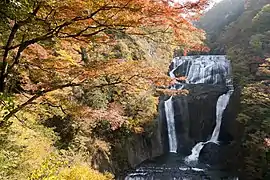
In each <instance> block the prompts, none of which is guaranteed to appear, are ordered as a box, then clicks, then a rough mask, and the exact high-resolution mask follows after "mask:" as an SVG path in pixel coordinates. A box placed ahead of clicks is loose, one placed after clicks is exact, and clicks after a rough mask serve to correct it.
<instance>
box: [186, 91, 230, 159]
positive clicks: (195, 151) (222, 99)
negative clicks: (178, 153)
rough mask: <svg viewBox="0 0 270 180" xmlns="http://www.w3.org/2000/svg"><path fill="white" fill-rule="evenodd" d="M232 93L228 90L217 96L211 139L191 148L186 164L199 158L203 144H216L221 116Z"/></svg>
mask: <svg viewBox="0 0 270 180" xmlns="http://www.w3.org/2000/svg"><path fill="white" fill-rule="evenodd" d="M232 92H233V90H229V91H228V92H227V93H226V94H223V95H221V96H219V98H218V100H217V105H216V126H215V129H214V131H213V133H212V136H211V139H210V140H209V141H207V142H199V143H197V144H196V145H195V146H194V147H193V148H192V150H191V152H192V153H191V155H189V156H187V157H186V158H185V161H186V162H188V163H190V162H196V161H198V159H199V156H200V152H201V150H202V148H203V147H204V145H205V144H207V143H209V142H213V143H215V144H218V137H219V132H220V127H221V122H222V115H223V112H224V110H225V109H226V107H227V105H228V103H229V100H230V96H231V94H232Z"/></svg>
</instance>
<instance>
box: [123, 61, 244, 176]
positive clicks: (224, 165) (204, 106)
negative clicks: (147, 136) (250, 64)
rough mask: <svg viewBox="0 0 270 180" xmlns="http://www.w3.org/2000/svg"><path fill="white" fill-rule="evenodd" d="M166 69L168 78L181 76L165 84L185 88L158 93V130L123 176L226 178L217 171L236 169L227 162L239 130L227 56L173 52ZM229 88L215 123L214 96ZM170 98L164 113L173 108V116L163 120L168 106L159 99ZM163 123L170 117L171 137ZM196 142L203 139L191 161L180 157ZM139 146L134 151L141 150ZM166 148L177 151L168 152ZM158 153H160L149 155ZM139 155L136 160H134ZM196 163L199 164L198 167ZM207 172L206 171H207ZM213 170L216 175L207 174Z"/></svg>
mask: <svg viewBox="0 0 270 180" xmlns="http://www.w3.org/2000/svg"><path fill="white" fill-rule="evenodd" d="M169 75H170V76H171V77H172V78H174V79H178V77H183V76H185V80H183V79H181V82H180V81H178V82H177V83H176V84H175V85H173V86H172V87H171V88H172V89H187V90H188V91H189V94H188V95H187V96H183V95H177V96H173V97H169V96H162V97H160V103H159V118H158V121H157V127H158V128H157V130H158V131H160V132H159V133H157V134H156V135H157V136H153V137H152V138H153V139H152V140H151V143H150V144H151V145H150V146H148V147H147V148H150V149H148V150H147V151H148V152H149V153H148V154H147V155H145V156H143V157H142V156H141V158H139V159H140V160H142V159H143V158H144V157H147V158H148V160H147V161H145V162H143V163H142V164H140V165H138V166H137V167H136V171H133V173H132V172H131V173H128V175H127V177H128V178H127V179H130V180H132V179H136V178H134V177H140V178H141V179H142V180H144V179H149V178H150V179H151V178H152V179H168V180H169V179H186V178H187V179H213V180H216V179H222V178H224V179H226V178H227V179H232V176H230V175H229V174H227V175H226V176H223V175H222V173H221V172H220V171H219V169H223V170H224V169H226V170H232V171H237V168H234V169H231V168H230V167H235V166H232V164H233V165H235V162H239V160H237V156H236V154H237V151H238V148H239V144H240V143H239V142H240V139H241V132H243V128H242V127H241V125H240V124H239V123H238V122H237V121H236V120H235V118H236V115H237V112H238V107H239V102H240V100H239V97H240V91H239V90H238V89H237V88H236V89H235V90H234V91H233V87H232V82H231V78H230V76H231V71H230V63H229V61H228V60H227V59H226V57H225V56H191V57H181V58H175V59H174V60H173V62H172V64H171V66H170V72H169ZM183 81H184V82H183ZM232 91H233V93H231V94H230V96H228V97H229V100H228V101H227V103H226V104H225V106H222V107H224V110H222V111H221V112H222V114H221V118H220V119H221V120H220V121H219V122H220V125H219V126H218V122H217V119H218V116H220V114H219V113H218V112H217V108H218V106H217V102H218V99H219V98H220V97H221V96H223V95H225V94H227V93H228V92H232ZM170 98H171V100H170V103H172V105H171V106H170V107H173V111H172V112H170V113H173V119H174V121H171V120H170V121H168V112H166V111H168V106H167V107H166V106H165V104H166V103H165V102H168V100H169V99H170ZM219 111H220V109H219ZM218 114H219V115H218ZM170 118H171V116H170ZM168 123H174V127H175V128H173V131H175V136H176V138H172V136H170V135H169V134H170V133H172V132H171V131H172V129H171V128H170V129H168ZM169 125H172V124H169ZM214 129H215V130H216V131H217V132H218V134H217V135H218V136H216V139H217V140H213V139H215V138H213V136H214V135H213V134H214ZM154 139H158V140H154ZM172 141H176V144H177V148H176V149H177V150H176V151H175V150H174V149H173V150H172V146H171V143H172ZM158 142H160V146H159V147H160V149H161V150H159V151H157V150H156V148H158V146H157V145H156V144H155V143H158ZM199 142H202V145H203V146H201V147H202V149H201V150H200V151H198V153H199V155H200V156H199V158H198V159H199V161H198V162H196V163H195V165H194V166H193V165H191V164H187V163H185V161H184V159H185V157H187V156H188V155H190V154H192V150H193V149H192V148H193V147H194V146H195V145H196V144H197V143H199ZM173 143H174V144H175V142H173ZM153 145H154V146H153ZM141 148H142V147H141ZM153 148H154V149H153ZM139 149H140V148H139ZM139 149H137V152H136V153H140V152H141V151H140V150H139ZM135 151H136V150H135ZM135 151H134V152H133V154H134V153H135ZM150 152H151V153H150ZM153 152H158V153H153ZM172 152H177V154H172ZM158 154H164V155H163V156H159V157H157V158H154V156H155V155H158ZM139 159H138V161H136V162H139ZM200 167H203V168H202V169H200ZM192 168H195V169H192ZM198 168H199V169H198ZM212 170H214V171H215V172H212ZM195 171H196V173H195ZM209 173H210V174H211V173H212V174H211V175H209ZM213 173H214V174H215V173H217V174H218V175H217V176H216V175H213ZM132 174H133V176H132ZM172 174H173V175H172ZM130 175H131V176H130ZM186 175H187V176H186ZM163 176H164V177H163ZM119 179H121V177H120V178H119Z"/></svg>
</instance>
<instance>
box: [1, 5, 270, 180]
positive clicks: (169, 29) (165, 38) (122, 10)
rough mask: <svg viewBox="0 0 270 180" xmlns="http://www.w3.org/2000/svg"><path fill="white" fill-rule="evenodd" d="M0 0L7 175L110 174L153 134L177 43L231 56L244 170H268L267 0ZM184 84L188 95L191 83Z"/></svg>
mask: <svg viewBox="0 0 270 180" xmlns="http://www.w3.org/2000/svg"><path fill="white" fill-rule="evenodd" d="M209 3H210V2H209V1H208V0H197V1H195V2H194V1H185V2H179V1H173V0H62V1H56V0H2V1H0V7H1V8H0V58H1V61H0V73H1V74H0V179H3V180H17V179H18V180H24V179H29V180H43V179H44V180H54V179H55V180H78V179H87V180H88V179H89V180H95V179H96V180H110V179H114V178H115V175H116V174H118V173H119V172H120V171H122V170H126V169H129V168H131V167H132V165H131V164H130V162H129V161H128V156H129V155H130V154H129V150H128V149H129V147H130V146H133V145H134V144H136V140H138V138H140V137H143V138H144V139H146V140H147V139H148V138H149V137H151V136H154V135H155V134H154V133H153V132H154V130H153V129H155V128H156V127H155V124H154V123H153V119H155V118H156V117H157V116H158V108H157V106H158V103H159V96H160V95H161V94H164V93H168V92H166V90H165V89H166V87H168V86H169V85H170V84H171V83H172V82H171V79H170V78H169V76H168V66H169V64H170V62H171V59H172V58H173V57H174V56H175V55H176V54H177V53H179V52H183V53H182V54H183V55H186V54H189V53H192V52H201V53H207V54H226V55H227V56H228V58H229V59H230V60H231V61H232V66H233V75H234V84H235V86H238V87H240V88H241V107H240V112H239V114H238V117H237V121H239V122H240V123H241V124H243V126H244V133H243V137H242V150H241V152H240V154H241V155H242V158H243V162H242V163H241V167H240V173H241V174H242V175H243V177H245V178H244V179H247V180H249V179H251V180H253V179H258V180H259V179H262V180H266V179H269V178H270V165H269V164H270V152H269V150H270V88H269V85H270V2H269V0H223V1H221V2H220V3H218V4H216V5H215V6H214V7H213V8H211V9H210V10H208V11H207V12H205V10H206V9H207V7H208V6H209ZM177 93H187V92H185V91H183V92H182V91H181V92H177Z"/></svg>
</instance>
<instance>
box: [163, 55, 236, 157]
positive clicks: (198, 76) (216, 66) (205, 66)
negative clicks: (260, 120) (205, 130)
mask: <svg viewBox="0 0 270 180" xmlns="http://www.w3.org/2000/svg"><path fill="white" fill-rule="evenodd" d="M172 63H173V68H172V70H171V71H170V73H169V74H170V77H171V78H176V76H175V71H177V72H178V75H180V76H185V77H186V83H187V84H213V85H222V84H223V85H226V86H227V87H229V91H228V92H227V93H226V94H223V95H221V96H220V97H219V98H218V100H217V104H216V125H215V129H214V130H213V133H212V136H211V139H210V140H209V141H207V142H199V143H197V144H196V145H195V146H194V147H193V149H192V154H191V155H189V156H188V157H186V159H185V160H186V161H187V162H193V161H197V160H198V158H199V154H200V151H201V150H202V148H203V147H204V145H205V144H206V143H208V142H213V143H216V144H218V137H219V132H220V127H221V121H222V115H223V112H224V110H225V109H226V107H227V105H228V103H229V99H230V96H231V94H232V92H233V88H232V80H231V77H230V75H231V72H230V70H231V69H230V63H229V61H228V60H227V59H226V57H225V56H185V57H181V58H178V57H177V58H174V59H173V62H172ZM178 69H179V70H178ZM179 84H181V83H179ZM182 87H183V85H182ZM168 103H169V102H165V108H166V107H168V105H167V106H166V104H168ZM167 111H168V109H166V116H167V113H168V112H167ZM168 116H169V115H168ZM168 123H169V121H168V120H167V124H168ZM169 126H174V121H173V125H169V124H168V127H169ZM169 133H170V134H175V133H172V132H169ZM170 134H169V136H171V135H170ZM171 140H174V139H171V138H169V142H170V143H171ZM170 151H171V145H170Z"/></svg>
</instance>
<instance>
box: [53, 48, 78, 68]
mask: <svg viewBox="0 0 270 180" xmlns="http://www.w3.org/2000/svg"><path fill="white" fill-rule="evenodd" d="M56 52H57V53H58V54H59V56H58V57H57V60H63V61H67V62H68V63H70V64H72V65H75V66H79V64H78V63H76V62H75V60H74V59H73V58H72V56H71V55H70V54H68V53H67V52H66V51H65V50H59V51H56ZM57 62H58V61H56V62H55V63H57ZM59 65H60V66H61V63H59V64H58V66H59ZM56 66H57V65H56Z"/></svg>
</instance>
